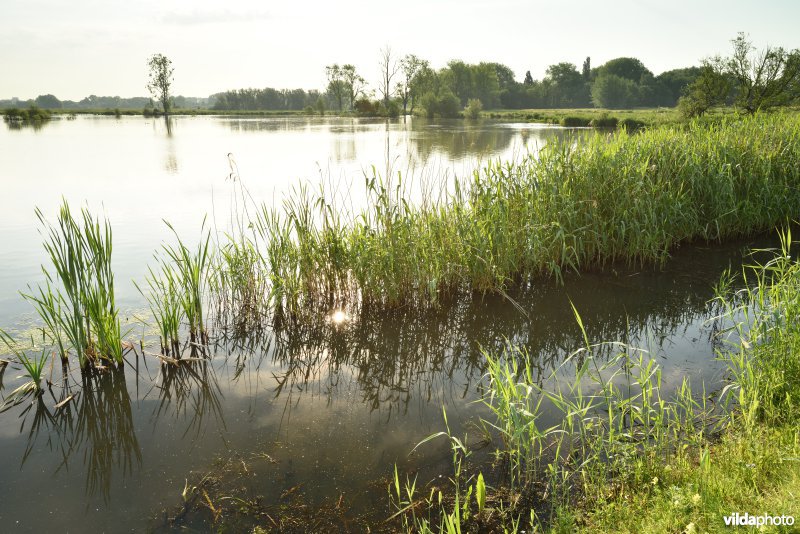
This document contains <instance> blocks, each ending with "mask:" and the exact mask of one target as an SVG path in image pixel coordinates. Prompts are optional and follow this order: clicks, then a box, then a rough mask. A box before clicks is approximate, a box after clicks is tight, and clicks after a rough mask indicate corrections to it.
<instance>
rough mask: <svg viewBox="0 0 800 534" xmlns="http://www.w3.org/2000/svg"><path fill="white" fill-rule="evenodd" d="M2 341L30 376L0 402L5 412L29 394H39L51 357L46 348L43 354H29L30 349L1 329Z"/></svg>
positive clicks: (1, 409)
mask: <svg viewBox="0 0 800 534" xmlns="http://www.w3.org/2000/svg"><path fill="white" fill-rule="evenodd" d="M0 341H2V342H3V345H5V347H6V349H7V350H8V351H10V352H11V354H13V356H14V357H15V358H16V360H17V362H18V363H19V364H20V365H22V368H23V369H24V371H25V373H26V374H27V376H28V378H29V380H28V381H27V382H25V383H23V384H22V385H21V386H19V387H17V388H16V389H15V390H13V391H12V392H11V393H9V394H8V395H6V396H5V398H4V399H3V402H2V403H0V412H3V411H5V410H7V409H9V408H11V407H12V406H16V405H17V404H19V403H21V402H22V401H23V400H24V399H25V398H26V397H27V396H28V395H31V394H34V395H39V394H40V393H41V391H42V386H41V382H42V373H43V371H44V366H45V364H46V363H47V360H48V359H49V354H48V352H47V350H46V349H42V351H41V354H38V355H28V351H27V350H25V349H23V348H21V347H20V346H19V344H18V343H17V342H16V341H15V340H14V339H13V338H12V337H11V336H9V335H8V334H7V333H6V332H5V331H3V330H0ZM31 345H33V341H31ZM31 350H33V349H31Z"/></svg>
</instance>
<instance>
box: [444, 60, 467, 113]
mask: <svg viewBox="0 0 800 534" xmlns="http://www.w3.org/2000/svg"><path fill="white" fill-rule="evenodd" d="M442 71H443V72H442V75H443V76H445V77H446V78H447V85H449V86H450V89H451V90H452V92H453V93H455V95H456V96H457V97H458V98H459V100H460V101H461V105H462V106H465V105H467V100H468V99H469V97H471V96H472V94H473V93H472V69H471V68H470V66H469V65H467V64H466V63H464V62H463V61H460V60H457V59H454V60H453V61H451V62H449V63H448V64H447V69H442Z"/></svg>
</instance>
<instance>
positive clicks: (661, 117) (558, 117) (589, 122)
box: [484, 108, 735, 130]
mask: <svg viewBox="0 0 800 534" xmlns="http://www.w3.org/2000/svg"><path fill="white" fill-rule="evenodd" d="M484 115H485V116H486V117H489V118H493V119H502V120H509V121H521V122H540V123H544V124H558V125H561V126H578V127H581V126H584V127H588V126H596V127H604V126H603V122H604V121H605V122H606V124H605V127H613V126H612V125H611V124H610V123H609V121H610V122H616V125H628V129H629V130H630V129H631V128H630V126H636V125H638V126H639V127H641V126H645V127H654V126H664V125H674V124H678V123H681V122H684V121H685V119H684V118H683V117H682V116H681V114H680V112H679V111H678V109H677V108H640V109H601V108H575V109H506V110H491V111H487V112H485V113H484ZM732 115H735V110H734V109H733V108H716V109H713V110H711V111H710V112H709V113H708V117H707V119H708V118H711V119H713V120H717V119H721V118H723V117H726V116H732Z"/></svg>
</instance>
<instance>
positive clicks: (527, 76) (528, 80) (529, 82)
mask: <svg viewBox="0 0 800 534" xmlns="http://www.w3.org/2000/svg"><path fill="white" fill-rule="evenodd" d="M522 83H523V84H524V85H533V76H531V71H529V70H528V71H525V81H523V82H522Z"/></svg>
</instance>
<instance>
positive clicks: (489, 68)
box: [467, 63, 514, 109]
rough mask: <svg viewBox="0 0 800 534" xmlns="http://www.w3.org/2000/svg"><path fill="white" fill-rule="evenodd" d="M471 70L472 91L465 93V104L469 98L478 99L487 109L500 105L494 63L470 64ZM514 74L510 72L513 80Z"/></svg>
mask: <svg viewBox="0 0 800 534" xmlns="http://www.w3.org/2000/svg"><path fill="white" fill-rule="evenodd" d="M470 70H471V71H472V91H471V92H470V93H469V94H468V95H467V104H469V101H470V100H471V99H474V98H477V99H479V100H480V101H481V102H482V103H483V105H485V106H486V108H487V109H493V108H496V107H497V106H498V105H500V80H499V79H498V77H497V64H496V63H479V64H478V65H470ZM513 77H514V74H513V73H511V78H512V80H513Z"/></svg>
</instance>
